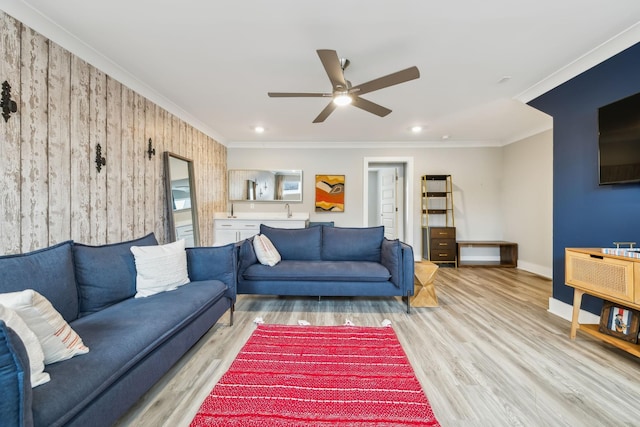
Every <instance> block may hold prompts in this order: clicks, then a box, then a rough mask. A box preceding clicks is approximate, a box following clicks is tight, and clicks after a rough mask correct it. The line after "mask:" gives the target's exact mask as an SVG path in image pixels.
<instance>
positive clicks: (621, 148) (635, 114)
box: [598, 93, 640, 185]
mask: <svg viewBox="0 0 640 427" xmlns="http://www.w3.org/2000/svg"><path fill="white" fill-rule="evenodd" d="M598 128H599V138H598V148H599V167H600V184H601V185H602V184H619V183H631V182H640V93H637V94H635V95H631V96H629V97H627V98H623V99H621V100H619V101H616V102H613V103H611V104H608V105H605V106H603V107H600V108H599V109H598Z"/></svg>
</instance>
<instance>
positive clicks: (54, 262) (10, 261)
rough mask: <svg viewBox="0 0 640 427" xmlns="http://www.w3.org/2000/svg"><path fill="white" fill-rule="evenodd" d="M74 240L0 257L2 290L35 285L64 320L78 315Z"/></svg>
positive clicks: (26, 287) (17, 289)
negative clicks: (72, 249) (72, 247)
mask: <svg viewBox="0 0 640 427" xmlns="http://www.w3.org/2000/svg"><path fill="white" fill-rule="evenodd" d="M72 244H73V243H72V242H71V240H69V241H66V242H62V243H59V244H57V245H54V246H50V247H48V248H45V249H40V250H37V251H33V252H28V253H26V254H20V255H6V256H3V257H0V293H6V292H18V291H23V290H25V289H33V290H34V291H36V292H39V293H40V294H41V295H42V296H43V297H45V298H46V299H48V300H49V302H51V304H52V305H53V307H54V308H55V309H56V310H57V311H58V313H60V314H61V315H62V317H63V318H64V320H66V321H67V322H71V321H72V320H75V319H77V318H78V289H77V286H76V277H75V274H74V270H73V253H72V251H71V246H72Z"/></svg>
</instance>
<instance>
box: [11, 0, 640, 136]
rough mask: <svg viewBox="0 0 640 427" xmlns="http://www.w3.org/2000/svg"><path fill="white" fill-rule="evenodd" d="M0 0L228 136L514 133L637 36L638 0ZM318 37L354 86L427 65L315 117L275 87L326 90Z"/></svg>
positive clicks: (315, 108)
mask: <svg viewBox="0 0 640 427" xmlns="http://www.w3.org/2000/svg"><path fill="white" fill-rule="evenodd" d="M0 8H1V9H2V10H4V11H6V12H8V13H9V14H10V15H12V16H14V17H16V18H17V19H19V20H21V21H22V22H24V23H25V24H27V25H29V26H30V27H32V28H34V29H35V30H37V31H39V32H41V33H42V34H44V35H45V36H47V37H48V38H50V39H52V40H54V41H56V42H57V43H59V44H60V45H62V46H63V47H65V48H67V49H68V50H70V51H71V52H73V53H75V54H77V55H78V56H80V57H82V58H83V59H85V60H87V61H88V62H90V63H92V64H93V65H95V66H97V67H98V68H100V69H102V70H104V71H105V72H107V73H108V74H110V75H112V76H113V77H115V78H117V79H118V80H120V81H121V82H123V83H124V84H126V85H127V86H130V87H132V88H133V89H135V90H137V91H138V92H140V93H141V94H143V95H144V96H146V97H148V98H150V99H151V100H153V101H154V102H156V103H158V104H160V105H161V106H163V107H164V108H166V109H168V110H169V111H171V112H173V113H174V114H177V115H179V116H180V117H182V118H183V119H184V120H186V121H188V122H190V123H192V124H193V125H195V126H196V127H198V128H199V129H201V130H203V131H205V132H206V133H208V134H209V135H211V136H213V137H215V138H216V139H218V140H219V141H220V142H222V143H224V144H226V145H228V146H231V147H233V146H243V145H250V144H255V143H258V144H262V145H264V146H269V144H272V143H277V144H280V145H283V144H284V145H287V144H289V145H295V146H301V145H304V144H307V145H313V144H312V143H314V142H316V143H317V142H325V143H329V142H331V143H345V144H358V143H362V144H368V143H373V144H376V143H377V144H381V143H396V144H398V145H401V144H407V143H409V144H417V145H419V144H433V143H434V142H437V143H439V144H452V145H455V144H477V145H504V144H506V143H509V142H512V141H514V140H516V139H518V138H521V137H524V136H528V135H531V134H534V133H537V132H539V131H541V130H543V129H548V128H549V127H550V126H551V119H550V118H549V117H548V116H546V115H544V114H542V113H540V112H538V111H536V110H534V109H532V108H530V107H528V106H526V105H525V104H523V102H527V101H529V100H531V99H532V98H534V97H535V96H537V95H540V94H542V93H544V92H545V91H546V90H548V89H550V88H552V87H554V86H556V85H557V84H559V83H561V82H562V81H565V80H567V79H568V78H571V77H573V76H574V75H576V74H577V73H579V72H581V71H583V70H585V69H586V68H588V67H590V66H592V65H594V64H596V63H597V62H599V61H602V60H603V59H605V58H606V57H607V56H610V55H611V54H613V53H616V52H618V51H620V50H622V49H624V48H626V47H628V46H631V45H632V44H634V43H636V42H638V41H640V23H639V22H640V1H638V0H615V1H613V0H521V1H513V0H485V1H482V2H479V1H473V0H466V1H465V0H450V1H438V2H436V1H428V0H395V1H393V2H391V1H385V0H361V1H357V0H351V1H344V0H324V1H321V2H319V1H316V2H311V1H301V0H271V1H265V0H244V1H243V0H235V1H233V0H227V1H219V0H208V1H207V0H180V1H168V0H110V1H102V2H97V1H87V0H56V1H50V0H28V1H19V0H0ZM316 49H334V50H336V51H337V52H338V55H339V56H340V57H346V58H348V59H349V60H350V61H351V65H350V66H349V67H348V68H347V70H346V77H347V79H349V80H350V81H351V82H352V83H353V84H354V85H357V84H360V83H363V82H365V81H369V80H371V79H374V78H377V77H380V76H383V75H386V74H390V73H392V72H395V71H398V70H401V69H404V68H407V67H410V66H413V65H416V66H417V67H418V68H419V70H420V73H421V77H420V78H419V79H418V80H413V81H410V82H407V83H404V84H401V85H397V86H393V87H389V88H385V89H382V90H380V91H376V92H373V93H370V94H367V95H366V96H363V97H364V98H366V99H369V100H371V101H373V102H376V103H378V104H381V105H383V106H385V107H388V108H390V109H392V110H393V112H392V113H391V114H390V115H388V116H387V117H384V118H380V117H377V116H375V115H373V114H370V113H367V112H365V111H362V110H360V109H358V108H355V107H352V106H348V107H343V108H340V109H337V110H336V111H335V112H334V113H333V114H332V115H331V116H329V118H328V119H327V120H326V121H325V122H324V123H320V124H313V123H312V120H313V119H314V118H315V117H316V116H317V115H318V114H319V112H320V111H321V110H322V109H323V108H324V107H325V105H326V104H327V102H328V100H327V99H322V98H269V97H267V92H268V91H278V92H329V91H330V88H331V85H330V83H329V80H328V78H327V76H326V74H325V72H324V70H323V68H322V64H321V62H320V60H319V59H318V56H317V54H316V52H315V51H316ZM505 76H510V77H511V78H510V79H509V80H508V81H506V82H502V83H501V82H500V80H501V79H502V78H503V77H505ZM416 124H419V125H422V126H424V127H425V128H426V129H425V131H424V132H423V133H422V134H420V135H414V134H412V133H411V132H410V131H409V129H410V127H411V126H413V125H416ZM255 125H262V126H264V127H265V128H266V132H264V133H263V134H260V135H258V134H256V133H254V132H253V130H252V127H253V126H255ZM443 135H449V138H448V139H447V140H446V141H443V140H442V136H443ZM315 145H317V144H315ZM335 145H338V144H335Z"/></svg>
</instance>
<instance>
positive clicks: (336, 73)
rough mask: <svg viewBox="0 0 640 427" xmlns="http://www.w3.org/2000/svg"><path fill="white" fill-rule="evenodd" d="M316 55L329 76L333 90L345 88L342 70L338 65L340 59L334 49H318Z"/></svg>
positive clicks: (345, 83)
mask: <svg viewBox="0 0 640 427" xmlns="http://www.w3.org/2000/svg"><path fill="white" fill-rule="evenodd" d="M316 52H318V56H319V57H320V61H322V65H323V66H324V70H325V71H326V72H327V75H328V76H329V80H330V81H331V86H332V87H333V90H347V82H346V81H345V80H344V72H343V71H342V67H341V66H340V59H339V58H338V54H337V53H336V51H335V50H328V49H318V50H317V51H316Z"/></svg>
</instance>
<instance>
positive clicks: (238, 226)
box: [214, 220, 260, 230]
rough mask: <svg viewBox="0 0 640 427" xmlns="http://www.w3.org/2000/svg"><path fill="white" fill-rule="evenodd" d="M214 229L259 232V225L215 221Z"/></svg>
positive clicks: (253, 222)
mask: <svg viewBox="0 0 640 427" xmlns="http://www.w3.org/2000/svg"><path fill="white" fill-rule="evenodd" d="M214 228H216V229H218V230H259V229H260V223H258V222H255V221H252V222H246V221H225V220H222V221H220V220H216V222H215V225H214Z"/></svg>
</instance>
